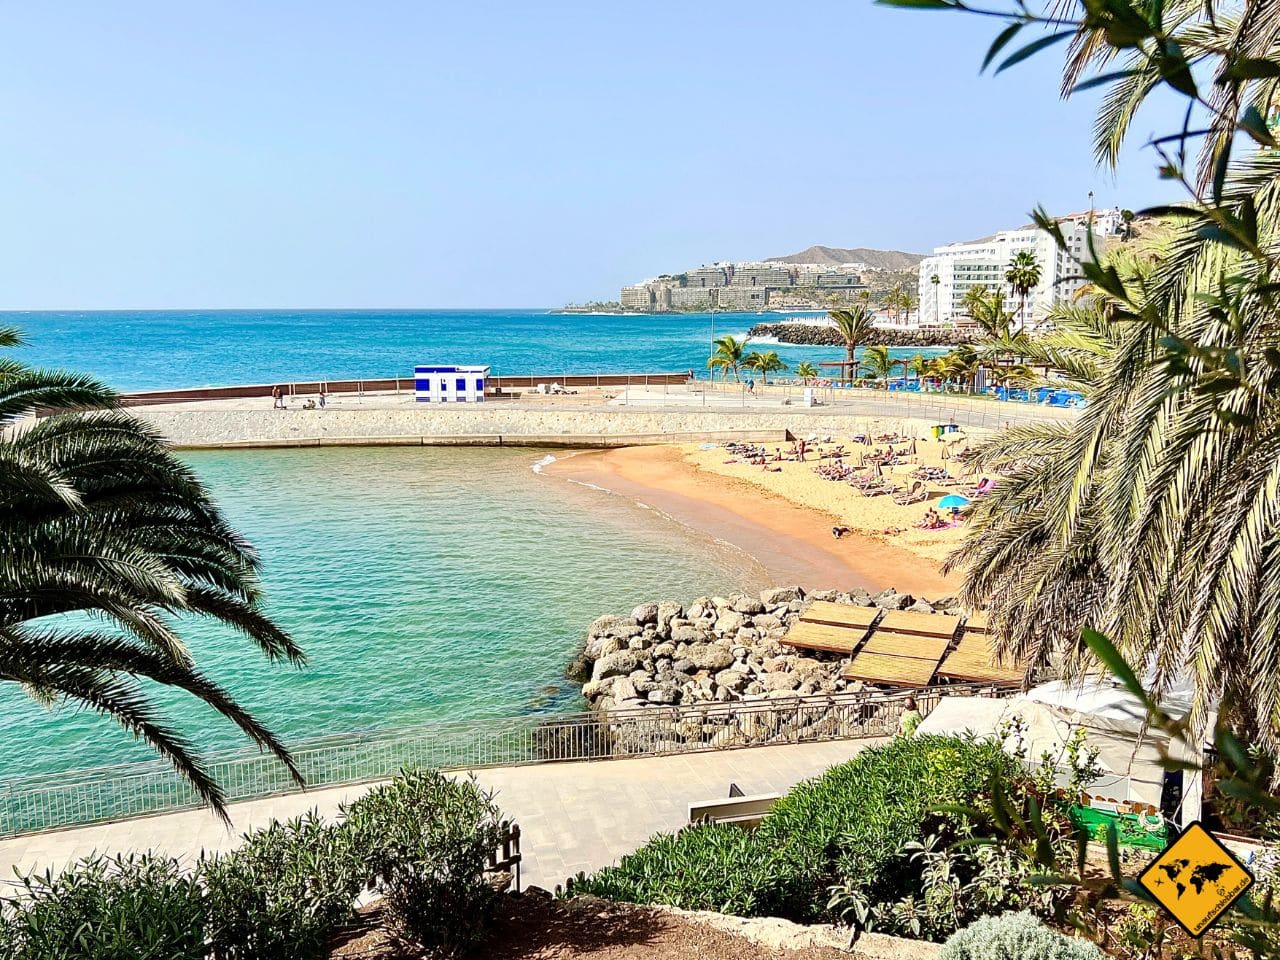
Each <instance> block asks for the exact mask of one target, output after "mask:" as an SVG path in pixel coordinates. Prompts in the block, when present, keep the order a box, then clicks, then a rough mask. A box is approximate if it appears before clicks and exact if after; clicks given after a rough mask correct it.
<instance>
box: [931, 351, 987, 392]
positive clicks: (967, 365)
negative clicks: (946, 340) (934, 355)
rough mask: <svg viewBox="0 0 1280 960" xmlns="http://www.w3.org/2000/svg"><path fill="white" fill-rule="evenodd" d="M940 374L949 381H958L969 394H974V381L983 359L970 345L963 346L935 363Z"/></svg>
mask: <svg viewBox="0 0 1280 960" xmlns="http://www.w3.org/2000/svg"><path fill="white" fill-rule="evenodd" d="M935 365H936V369H937V370H938V372H939V374H940V375H941V376H943V377H945V378H946V379H947V380H956V381H958V382H959V383H961V384H963V385H964V387H965V391H966V392H967V393H973V385H974V381H975V379H976V378H977V374H978V369H979V367H981V366H982V359H981V357H979V356H978V351H977V350H975V349H974V348H973V347H972V346H970V345H969V344H961V345H960V346H958V347H956V348H955V349H953V350H951V351H949V352H948V353H946V354H944V355H943V356H941V357H939V358H938V359H937V360H936V361H935Z"/></svg>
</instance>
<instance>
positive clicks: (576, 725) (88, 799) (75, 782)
mask: <svg viewBox="0 0 1280 960" xmlns="http://www.w3.org/2000/svg"><path fill="white" fill-rule="evenodd" d="M912 693H913V694H914V695H915V697H916V700H917V702H918V703H919V704H920V707H921V710H922V711H923V712H926V713H927V712H928V711H929V710H930V709H931V708H932V707H933V706H934V705H935V704H936V703H937V701H938V699H939V697H940V696H941V695H942V694H946V695H948V696H999V695H1001V693H1000V691H998V690H997V688H995V687H993V686H991V685H989V684H954V685H950V686H946V687H934V688H929V689H926V690H918V691H905V690H904V691H898V692H888V693H872V694H867V693H844V694H832V695H811V696H803V697H801V696H796V697H785V698H779V699H770V700H756V701H738V702H734V703H714V704H699V705H693V706H682V707H660V708H659V707H655V708H648V709H639V710H629V711H614V712H610V713H608V714H599V713H575V714H559V715H557V714H541V715H537V714H533V715H525V716H520V717H505V718H495V719H482V720H466V721H454V722H446V723H435V724H427V725H422V726H415V727H409V728H402V729H393V730H385V731H372V732H365V733H355V734H346V735H340V736H332V737H323V738H317V739H312V740H305V741H301V742H298V743H296V744H294V746H293V749H292V753H293V758H294V760H295V762H296V764H297V766H298V768H299V769H300V770H301V771H302V774H303V777H304V778H305V780H306V783H307V785H308V787H312V788H314V787H325V786H341V785H346V784H358V783H366V782H370V781H374V780H383V779H387V778H389V777H392V776H394V775H395V774H396V772H397V771H399V770H400V769H402V768H404V767H411V766H416V767H424V768H436V769H441V770H470V769H478V768H484V767H498V766H516V765H526V764H542V763H554V762H557V761H566V760H600V759H611V758H620V757H637V756H651V757H657V756H670V755H676V754H687V753H697V752H701V751H708V750H723V749H732V748H737V747H748V746H761V745H779V744H794V743H814V742H820V741H827V740H840V739H856V738H868V737H881V736H887V735H891V734H892V733H893V732H894V731H895V730H896V728H897V723H898V717H899V716H900V715H901V713H902V704H903V701H904V700H905V699H906V697H907V695H908V694H912ZM209 766H210V769H211V772H212V774H213V776H214V778H215V779H216V780H217V781H218V783H220V784H221V785H222V787H223V789H224V791H225V794H226V799H227V801H228V802H237V801H242V800H250V799H255V798H259V797H269V796H275V795H280V794H287V793H293V792H297V791H298V789H299V788H298V787H297V785H296V784H294V783H293V782H292V781H291V780H290V779H289V778H288V775H287V773H286V771H285V770H284V768H283V767H282V766H281V765H280V764H279V763H278V762H277V761H275V760H274V759H272V758H271V757H270V756H267V755H263V754H261V753H257V752H252V753H251V752H237V753H231V754H224V755H221V756H216V757H214V758H212V760H211V762H210V764H209ZM199 806H200V801H199V799H198V798H197V797H196V795H195V794H194V792H193V791H192V790H191V788H190V787H189V786H188V785H187V783H186V782H185V781H184V780H182V779H181V778H179V777H178V776H177V775H176V774H175V773H174V772H173V770H172V769H171V768H170V767H168V766H167V765H166V764H165V763H164V762H162V761H158V760H157V761H150V762H146V763H138V764H128V765H119V766H111V767H97V768H92V769H87V770H74V771H70V772H68V773H65V774H57V775H52V776H44V777H27V778H22V779H15V780H8V781H5V782H3V783H0V836H17V835H20V834H25V833H34V832H39V831H45V830H54V829H60V828H66V827H74V826H82V825H86V824H93V823H103V822H107V821H112V820H121V819H126V818H130V817H139V816H148V815H154V814H157V813H166V812H171V811H179V810H187V809H192V808H196V807H199Z"/></svg>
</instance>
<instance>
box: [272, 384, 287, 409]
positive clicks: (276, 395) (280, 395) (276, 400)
mask: <svg viewBox="0 0 1280 960" xmlns="http://www.w3.org/2000/svg"><path fill="white" fill-rule="evenodd" d="M271 409H272V410H283V409H284V391H283V390H281V389H280V386H279V385H278V384H277V385H276V386H274V387H272V388H271Z"/></svg>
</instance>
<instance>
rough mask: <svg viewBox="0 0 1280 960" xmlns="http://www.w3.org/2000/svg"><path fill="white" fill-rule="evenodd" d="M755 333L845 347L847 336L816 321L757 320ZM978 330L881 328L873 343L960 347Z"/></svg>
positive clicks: (782, 340)
mask: <svg viewBox="0 0 1280 960" xmlns="http://www.w3.org/2000/svg"><path fill="white" fill-rule="evenodd" d="M748 335H749V336H752V337H773V338H774V339H776V340H777V341H778V342H780V343H798V344H804V345H806V346H815V347H843V346H844V345H845V343H844V338H843V337H841V336H840V332H839V331H838V330H836V328H835V327H826V326H819V325H818V324H812V323H757V324H756V325H755V326H754V327H752V328H751V329H750V331H748ZM981 339H982V336H981V334H980V333H979V332H978V331H969V330H877V331H876V333H875V336H874V337H873V339H872V341H871V342H872V343H874V344H875V345H877V346H881V345H883V346H886V347H958V346H960V345H961V344H964V343H977V342H978V341H980V340H981Z"/></svg>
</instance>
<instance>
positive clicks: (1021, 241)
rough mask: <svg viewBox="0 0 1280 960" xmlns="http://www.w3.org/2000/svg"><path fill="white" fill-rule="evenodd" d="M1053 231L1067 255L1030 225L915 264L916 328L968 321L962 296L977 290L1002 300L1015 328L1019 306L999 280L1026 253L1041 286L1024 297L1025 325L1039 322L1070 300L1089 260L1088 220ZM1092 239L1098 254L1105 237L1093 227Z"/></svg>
mask: <svg viewBox="0 0 1280 960" xmlns="http://www.w3.org/2000/svg"><path fill="white" fill-rule="evenodd" d="M1058 225H1059V227H1060V228H1061V230H1062V235H1063V236H1064V237H1065V238H1066V241H1067V249H1066V250H1059V249H1058V246H1057V243H1056V242H1055V241H1054V239H1053V237H1051V236H1050V235H1049V234H1048V233H1046V232H1045V231H1043V230H1041V229H1040V228H1039V227H1036V226H1034V225H1031V226H1026V227H1022V228H1020V229H1018V230H1002V231H1001V232H1000V233H997V234H994V235H993V236H990V237H984V238H983V239H981V240H974V241H971V242H969V243H949V244H947V245H945V246H941V247H935V248H934V250H933V255H932V256H929V257H926V258H925V259H924V260H922V261H921V262H920V289H919V297H920V309H919V312H918V314H917V316H918V317H919V318H920V325H921V326H946V325H949V324H953V323H963V322H965V321H967V320H968V315H967V313H966V312H965V308H964V297H965V294H966V293H967V292H968V291H969V290H970V288H972V287H975V286H982V287H986V288H987V289H988V290H991V291H996V292H999V293H1001V294H1002V295H1003V296H1004V308H1005V310H1007V311H1008V312H1010V313H1012V314H1013V315H1014V325H1015V327H1016V325H1017V324H1018V322H1019V320H1020V319H1021V317H1020V312H1019V308H1020V306H1021V300H1020V299H1019V297H1018V296H1017V294H1015V293H1014V292H1013V290H1011V289H1010V287H1009V284H1008V283H1006V282H1005V279H1004V275H1005V271H1006V270H1008V269H1009V263H1010V261H1011V260H1012V259H1013V257H1014V254H1016V253H1019V252H1021V251H1023V250H1029V251H1030V252H1031V253H1032V254H1033V255H1034V256H1035V258H1036V262H1037V263H1038V264H1040V283H1039V285H1038V286H1036V288H1035V289H1034V290H1032V291H1031V293H1029V294H1028V295H1027V315H1026V323H1027V325H1028V326H1030V325H1032V324H1034V323H1036V322H1037V321H1038V320H1040V319H1041V318H1043V317H1044V315H1045V314H1046V313H1048V312H1049V309H1050V308H1051V307H1052V306H1053V304H1054V303H1055V302H1056V301H1059V300H1069V299H1071V297H1072V296H1073V295H1074V294H1075V292H1076V291H1077V290H1079V289H1080V287H1081V286H1083V285H1084V280H1082V279H1081V278H1080V274H1081V270H1080V263H1082V262H1084V261H1086V260H1088V259H1089V258H1090V255H1089V244H1088V235H1089V217H1088V216H1087V215H1086V216H1083V217H1079V218H1077V217H1076V216H1074V215H1073V216H1072V217H1069V218H1064V219H1062V220H1060V221H1059V224H1058ZM1108 226H1109V224H1108ZM1106 232H1110V230H1107V231H1106ZM1093 233H1094V243H1095V245H1096V246H1097V247H1098V249H1099V251H1101V248H1102V244H1103V236H1104V231H1103V230H1100V229H1098V226H1097V224H1096V223H1095V226H1094V229H1093ZM934 277H937V278H938V282H937V283H934V282H933V278H934Z"/></svg>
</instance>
